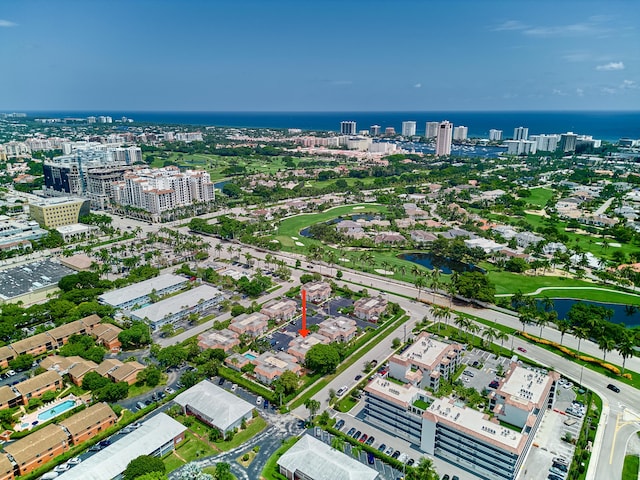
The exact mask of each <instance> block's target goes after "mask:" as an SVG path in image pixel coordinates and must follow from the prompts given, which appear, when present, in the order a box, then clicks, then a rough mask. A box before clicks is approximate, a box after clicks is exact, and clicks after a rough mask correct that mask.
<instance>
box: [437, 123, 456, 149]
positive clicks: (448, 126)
mask: <svg viewBox="0 0 640 480" xmlns="http://www.w3.org/2000/svg"><path fill="white" fill-rule="evenodd" d="M452 135H453V123H451V122H449V121H447V120H445V121H444V122H441V123H440V124H439V125H438V135H437V136H436V156H438V157H439V156H441V155H451V137H452Z"/></svg>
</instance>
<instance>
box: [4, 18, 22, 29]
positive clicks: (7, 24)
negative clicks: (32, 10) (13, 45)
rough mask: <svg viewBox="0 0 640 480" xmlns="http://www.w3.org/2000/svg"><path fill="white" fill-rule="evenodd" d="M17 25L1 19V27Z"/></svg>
mask: <svg viewBox="0 0 640 480" xmlns="http://www.w3.org/2000/svg"><path fill="white" fill-rule="evenodd" d="M17 25H18V24H17V23H13V22H10V21H9V20H2V19H1V18H0V27H15V26H17Z"/></svg>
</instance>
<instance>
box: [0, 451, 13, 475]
mask: <svg viewBox="0 0 640 480" xmlns="http://www.w3.org/2000/svg"><path fill="white" fill-rule="evenodd" d="M13 468H14V467H13V463H11V460H9V457H7V456H6V455H0V480H13V479H14V478H15V475H14V473H13Z"/></svg>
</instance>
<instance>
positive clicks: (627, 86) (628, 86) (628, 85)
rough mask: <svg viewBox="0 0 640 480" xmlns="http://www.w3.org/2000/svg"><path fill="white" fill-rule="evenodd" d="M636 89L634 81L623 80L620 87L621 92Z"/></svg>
mask: <svg viewBox="0 0 640 480" xmlns="http://www.w3.org/2000/svg"><path fill="white" fill-rule="evenodd" d="M636 88H638V84H637V83H636V82H635V81H634V80H623V81H622V85H620V89H621V90H635V89H636Z"/></svg>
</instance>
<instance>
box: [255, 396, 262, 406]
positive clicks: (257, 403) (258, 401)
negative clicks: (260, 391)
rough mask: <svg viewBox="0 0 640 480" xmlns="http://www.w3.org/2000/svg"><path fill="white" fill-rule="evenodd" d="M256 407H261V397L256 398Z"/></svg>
mask: <svg viewBox="0 0 640 480" xmlns="http://www.w3.org/2000/svg"><path fill="white" fill-rule="evenodd" d="M256 405H262V397H258V398H256Z"/></svg>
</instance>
